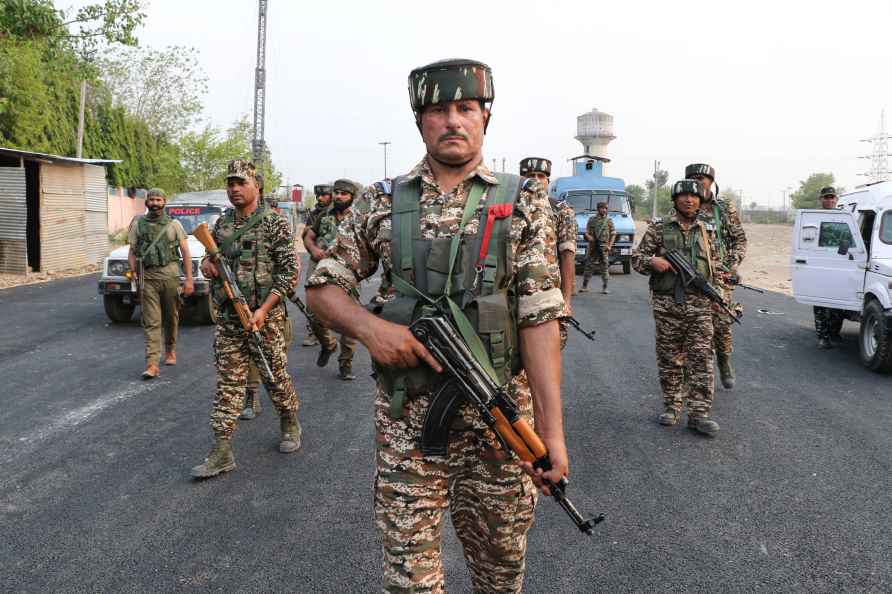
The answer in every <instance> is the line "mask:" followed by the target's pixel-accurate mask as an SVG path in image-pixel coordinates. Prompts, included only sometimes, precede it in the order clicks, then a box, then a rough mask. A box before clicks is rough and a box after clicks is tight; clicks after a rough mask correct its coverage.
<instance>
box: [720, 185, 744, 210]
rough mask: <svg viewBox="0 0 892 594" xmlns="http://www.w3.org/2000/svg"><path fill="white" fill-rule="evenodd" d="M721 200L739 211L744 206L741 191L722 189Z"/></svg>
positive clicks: (729, 188)
mask: <svg viewBox="0 0 892 594" xmlns="http://www.w3.org/2000/svg"><path fill="white" fill-rule="evenodd" d="M719 198H720V199H721V200H724V201H725V202H730V203H731V204H733V205H734V206H736V207H737V210H738V211H739V210H741V207H742V206H743V198H742V196H741V192H740V190H735V189H734V188H731V187H728V188H721V192H720V193H719Z"/></svg>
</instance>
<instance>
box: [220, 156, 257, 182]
mask: <svg viewBox="0 0 892 594" xmlns="http://www.w3.org/2000/svg"><path fill="white" fill-rule="evenodd" d="M233 178H237V179H241V180H242V181H247V180H249V179H253V180H255V181H256V180H257V169H256V168H255V167H254V163H252V162H251V161H249V160H248V159H234V160H232V161H230V162H229V164H228V165H227V166H226V179H227V180H230V179H233Z"/></svg>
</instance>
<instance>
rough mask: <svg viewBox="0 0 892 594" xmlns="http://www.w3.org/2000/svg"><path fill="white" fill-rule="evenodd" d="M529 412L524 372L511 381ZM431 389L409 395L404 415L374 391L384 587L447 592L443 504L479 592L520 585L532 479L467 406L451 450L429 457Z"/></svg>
mask: <svg viewBox="0 0 892 594" xmlns="http://www.w3.org/2000/svg"><path fill="white" fill-rule="evenodd" d="M514 385H515V386H518V389H517V395H518V398H517V402H518V406H519V407H520V408H521V411H523V412H524V416H525V417H527V418H528V419H530V418H531V416H532V403H531V399H530V398H529V384H528V383H526V378H525V376H523V377H522V380H521V381H519V382H515V384H514ZM429 404H430V396H429V395H420V396H416V397H414V398H410V399H409V401H408V402H407V404H406V407H405V409H404V412H403V416H402V417H401V418H399V419H395V418H393V417H392V416H391V414H390V397H389V396H388V395H387V394H386V393H385V392H384V391H383V390H382V389H381V388H380V387H379V388H378V392H377V395H376V398H375V426H376V443H377V453H376V466H377V468H376V470H377V472H376V477H375V518H376V524H377V527H378V536H379V538H380V539H381V542H382V545H383V550H384V590H385V591H386V592H445V581H444V574H443V562H442V559H441V541H442V536H443V513H444V511H445V510H447V509H448V510H449V513H450V517H451V519H452V525H453V526H454V527H455V532H456V534H457V535H458V538H459V540H460V541H461V543H462V546H463V548H464V556H465V561H466V562H467V565H468V569H469V570H470V573H471V581H472V584H473V588H474V591H475V592H520V591H521V590H522V587H523V575H524V568H525V557H526V542H527V539H526V536H527V531H528V530H529V528H530V526H531V525H532V523H533V511H534V509H535V505H536V499H537V494H536V489H535V487H534V486H533V483H532V481H531V480H530V478H529V477H528V476H526V475H525V474H524V473H523V471H522V470H521V468H520V466H518V465H517V464H516V463H515V462H514V460H513V459H511V458H506V456H505V454H504V453H503V452H502V451H500V450H497V449H495V448H494V444H495V443H496V442H495V437H494V436H493V435H492V433H491V432H490V430H489V429H488V428H487V427H486V426H485V425H483V424H482V422H481V421H480V420H479V418H478V417H477V416H476V413H475V412H474V411H473V410H471V409H470V407H469V406H465V407H463V408H462V409H461V410H460V411H459V414H458V415H456V422H455V423H454V424H453V426H452V427H453V430H452V432H451V434H450V443H449V450H448V454H447V456H445V457H432V456H428V457H425V456H423V455H422V454H421V452H420V451H419V450H418V438H419V436H420V434H421V427H422V424H423V421H424V414H425V412H426V410H427V407H428V405H429Z"/></svg>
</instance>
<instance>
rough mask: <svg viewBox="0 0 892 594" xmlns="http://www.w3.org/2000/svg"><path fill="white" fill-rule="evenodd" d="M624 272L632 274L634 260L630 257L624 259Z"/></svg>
mask: <svg viewBox="0 0 892 594" xmlns="http://www.w3.org/2000/svg"><path fill="white" fill-rule="evenodd" d="M623 274H632V260H630V259H629V258H626V259H625V260H623Z"/></svg>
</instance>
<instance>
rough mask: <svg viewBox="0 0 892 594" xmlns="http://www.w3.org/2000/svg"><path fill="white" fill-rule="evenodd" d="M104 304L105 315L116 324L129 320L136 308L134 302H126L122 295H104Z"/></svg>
mask: <svg viewBox="0 0 892 594" xmlns="http://www.w3.org/2000/svg"><path fill="white" fill-rule="evenodd" d="M102 305H103V307H105V315H107V316H108V319H110V320H111V321H112V322H115V323H116V324H123V323H125V322H129V321H130V319H131V318H132V317H133V310H135V309H136V305H134V304H133V303H124V298H123V297H121V296H120V295H103V296H102Z"/></svg>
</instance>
